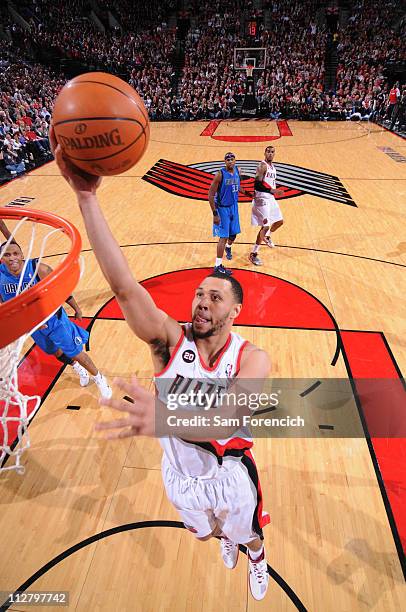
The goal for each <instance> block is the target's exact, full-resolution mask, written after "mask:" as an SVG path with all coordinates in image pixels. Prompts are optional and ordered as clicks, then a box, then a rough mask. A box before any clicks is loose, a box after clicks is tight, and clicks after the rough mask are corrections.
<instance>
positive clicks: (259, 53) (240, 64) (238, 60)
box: [234, 47, 266, 70]
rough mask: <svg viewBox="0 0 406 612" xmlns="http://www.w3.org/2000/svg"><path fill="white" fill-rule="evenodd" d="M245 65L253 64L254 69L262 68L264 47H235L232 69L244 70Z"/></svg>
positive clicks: (264, 53)
mask: <svg viewBox="0 0 406 612" xmlns="http://www.w3.org/2000/svg"><path fill="white" fill-rule="evenodd" d="M247 66H253V67H254V70H264V69H265V66H266V47H235V48H234V69H235V70H246V69H247Z"/></svg>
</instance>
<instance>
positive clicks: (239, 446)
mask: <svg viewBox="0 0 406 612" xmlns="http://www.w3.org/2000/svg"><path fill="white" fill-rule="evenodd" d="M210 444H211V445H212V446H213V447H214V449H215V450H216V453H217V455H218V457H224V453H225V452H226V451H228V450H247V449H249V448H251V447H252V446H253V442H252V440H246V439H245V438H231V440H228V441H227V442H226V443H225V444H219V443H218V442H217V440H211V441H210Z"/></svg>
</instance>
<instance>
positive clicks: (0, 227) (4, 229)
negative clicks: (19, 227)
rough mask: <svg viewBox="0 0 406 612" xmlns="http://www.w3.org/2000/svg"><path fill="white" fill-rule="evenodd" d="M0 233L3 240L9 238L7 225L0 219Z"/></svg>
mask: <svg viewBox="0 0 406 612" xmlns="http://www.w3.org/2000/svg"><path fill="white" fill-rule="evenodd" d="M0 232H1V233H2V234H3V236H4V238H5V239H6V240H8V239H9V238H10V236H11V232H10V230H9V229H8V227H7V225H6V224H5V223H4V221H2V220H1V219H0Z"/></svg>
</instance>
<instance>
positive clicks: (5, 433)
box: [0, 217, 62, 474]
mask: <svg viewBox="0 0 406 612" xmlns="http://www.w3.org/2000/svg"><path fill="white" fill-rule="evenodd" d="M27 220H28V219H27V217H24V218H23V219H21V221H19V222H18V224H17V225H16V227H15V228H14V231H13V232H12V235H11V237H10V238H9V239H8V240H7V243H6V244H5V245H4V247H3V249H1V252H0V259H1V257H2V256H3V253H4V251H5V250H6V249H7V247H8V246H9V244H10V242H11V241H12V240H14V236H15V235H16V233H17V231H18V229H19V228H20V227H21V225H22V224H23V223H25V222H26V221H27ZM60 231H62V230H61V229H52V230H50V231H49V232H48V233H47V234H46V236H45V237H44V238H43V240H42V244H41V252H40V255H39V257H38V264H37V267H36V269H35V274H34V275H33V278H32V281H31V283H30V284H29V285H28V286H27V287H25V288H24V289H22V281H23V278H24V273H25V270H26V267H27V265H28V260H29V259H30V258H31V254H32V249H33V245H34V240H35V232H36V224H35V223H33V224H32V231H31V239H30V244H29V247H28V249H27V253H26V256H25V262H24V267H23V269H22V272H21V274H20V281H19V284H18V287H17V295H19V294H20V293H22V291H26V290H27V289H29V288H30V286H31V285H32V284H34V282H33V281H34V280H35V276H36V272H37V270H38V268H39V265H40V263H41V260H42V257H43V254H44V250H45V245H46V242H47V240H48V238H49V237H50V236H51V235H52V234H54V233H55V232H60ZM50 316H51V315H48V316H47V317H46V318H45V321H46V320H47V319H48V318H49V317H50ZM43 323H44V321H41V323H39V324H38V325H36V326H35V328H34V329H31V330H29V331H28V332H27V333H26V334H24V335H23V336H21V337H20V338H18V339H17V340H16V341H15V342H13V343H11V344H9V345H8V346H6V347H4V348H0V472H2V471H6V470H17V472H18V473H20V474H22V473H24V466H23V465H21V455H22V453H23V452H24V451H25V450H26V449H27V448H29V446H30V440H29V437H28V432H27V428H28V424H29V422H30V420H31V419H32V418H33V416H34V415H35V413H36V411H37V410H38V408H39V406H40V403H41V398H40V397H39V396H38V395H34V396H28V395H24V394H23V393H21V392H20V390H19V388H18V372H17V369H18V361H19V357H20V353H21V350H22V347H23V345H24V342H25V340H26V338H27V336H28V335H29V334H31V333H33V332H34V331H36V330H37V329H38V328H39V327H41V325H43ZM16 424H17V432H16V433H15V426H16ZM12 458H13V459H14V463H12V462H11V459H12ZM6 462H7V464H6Z"/></svg>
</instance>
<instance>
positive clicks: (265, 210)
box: [249, 146, 283, 266]
mask: <svg viewBox="0 0 406 612" xmlns="http://www.w3.org/2000/svg"><path fill="white" fill-rule="evenodd" d="M274 157H275V147H272V146H269V147H266V149H265V159H264V161H262V162H260V163H259V165H258V168H257V172H256V175H255V183H254V189H255V191H254V199H253V201H252V212H251V225H255V226H259V227H260V228H261V229H260V230H259V232H258V235H257V239H256V243H255V244H254V247H253V249H252V252H251V253H250V254H249V260H250V262H251V263H252V264H254V265H255V266H262V261H261V259H260V258H259V256H258V252H259V247H260V246H261V244H262V243H263V242H264V243H265V244H266V245H267V246H269V247H271V248H273V247H274V246H275V245H274V243H273V242H272V232H275V231H276V230H277V229H278V228H279V227H281V225H283V217H282V212H281V209H280V208H279V204H278V203H277V201H276V200H275V198H274V195H278V196H280V195H282V194H283V190H282V189H276V168H275V166H274V165H273V163H272V162H273V158H274ZM269 229H270V230H271V231H270V235H269V236H267V233H268V231H269Z"/></svg>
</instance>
